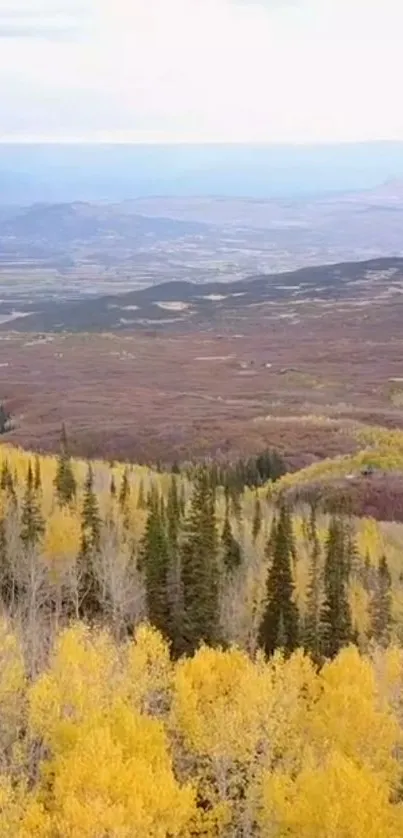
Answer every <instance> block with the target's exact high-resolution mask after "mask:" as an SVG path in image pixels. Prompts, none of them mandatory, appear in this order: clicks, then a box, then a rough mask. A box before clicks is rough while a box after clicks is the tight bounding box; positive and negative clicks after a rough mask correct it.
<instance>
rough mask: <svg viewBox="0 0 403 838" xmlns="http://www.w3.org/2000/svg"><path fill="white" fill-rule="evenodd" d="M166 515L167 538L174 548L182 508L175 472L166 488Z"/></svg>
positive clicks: (176, 541)
mask: <svg viewBox="0 0 403 838" xmlns="http://www.w3.org/2000/svg"><path fill="white" fill-rule="evenodd" d="M166 517H167V527H168V540H169V543H170V544H171V545H172V547H174V548H176V546H177V543H178V537H179V532H180V526H181V518H182V510H181V505H180V498H179V492H178V481H177V478H176V476H175V474H172V477H171V483H170V486H169V489H168V497H167V506H166Z"/></svg>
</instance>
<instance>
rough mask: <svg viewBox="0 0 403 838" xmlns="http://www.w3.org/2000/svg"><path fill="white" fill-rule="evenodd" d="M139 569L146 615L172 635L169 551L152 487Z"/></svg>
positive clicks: (157, 502) (166, 633) (155, 492)
mask: <svg viewBox="0 0 403 838" xmlns="http://www.w3.org/2000/svg"><path fill="white" fill-rule="evenodd" d="M139 565H140V569H141V570H143V571H144V578H145V587H146V601H147V613H148V619H149V620H150V622H151V624H152V625H153V626H155V628H157V629H159V631H161V632H162V633H163V634H164V635H165V637H167V638H170V639H171V637H172V617H171V608H170V597H169V571H170V551H169V544H168V536H167V532H166V528H165V524H164V519H163V517H162V515H161V505H160V499H159V497H158V492H157V491H156V490H154V491H153V492H152V493H151V496H150V499H149V512H148V517H147V523H146V528H145V533H144V536H143V539H142V543H141V548H140V563H139Z"/></svg>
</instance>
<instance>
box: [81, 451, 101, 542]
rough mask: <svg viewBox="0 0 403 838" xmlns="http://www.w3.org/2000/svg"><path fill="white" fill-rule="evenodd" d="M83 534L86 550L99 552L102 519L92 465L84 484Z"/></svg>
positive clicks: (89, 467)
mask: <svg viewBox="0 0 403 838" xmlns="http://www.w3.org/2000/svg"><path fill="white" fill-rule="evenodd" d="M81 532H82V536H83V539H84V542H85V544H86V549H88V550H91V551H94V552H97V551H98V550H99V545H100V539H101V517H100V514H99V507H98V500H97V497H96V494H95V492H94V473H93V470H92V466H91V464H89V466H88V471H87V477H86V480H85V483H84V496H83V506H82V513H81Z"/></svg>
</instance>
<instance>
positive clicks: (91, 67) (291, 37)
mask: <svg viewBox="0 0 403 838" xmlns="http://www.w3.org/2000/svg"><path fill="white" fill-rule="evenodd" d="M11 3H12V6H11ZM2 26H3V32H4V31H8V32H9V33H10V31H12V32H13V33H14V34H13V36H12V37H11V35H10V34H9V35H8V36H5V35H4V36H3V40H2V43H1V49H0V98H1V102H2V107H1V111H0V137H1V136H2V137H3V138H5V137H15V136H19V137H22V138H23V137H27V136H30V137H32V136H33V135H35V134H36V135H47V136H54V137H55V138H62V137H67V136H69V137H70V136H75V137H78V136H82V137H86V138H91V137H94V138H114V137H115V138H126V139H133V138H138V139H145V138H147V137H153V138H160V139H162V140H164V139H167V138H170V139H171V138H176V139H183V138H186V139H188V138H190V137H192V138H194V139H227V140H242V139H251V140H266V141H273V142H281V141H288V142H289V141H291V142H306V141H320V140H332V139H333V140H335V141H337V140H348V139H375V138H390V139H394V138H403V113H402V111H401V109H400V107H399V101H400V92H399V90H398V79H399V77H400V75H401V73H400V63H401V61H400V52H401V48H400V37H401V32H402V31H403V5H400V4H396V3H395V0H383V2H382V4H381V7H380V3H379V0H337V2H336V0H298V1H297V0H289V2H288V0H287V2H281V3H280V0H69V2H67V0H65V2H63V0H30V2H29V4H28V2H25V3H23V2H18V0H13V2H12V0H7V2H5V0H0V33H1V27H2ZM7 26H8V27H11V29H10V28H9V29H8V30H7V29H6V28H5V27H7ZM69 27H70V28H69ZM17 30H18V31H17ZM28 32H30V33H31V34H30V35H28V34H27V33H28ZM61 33H63V34H61Z"/></svg>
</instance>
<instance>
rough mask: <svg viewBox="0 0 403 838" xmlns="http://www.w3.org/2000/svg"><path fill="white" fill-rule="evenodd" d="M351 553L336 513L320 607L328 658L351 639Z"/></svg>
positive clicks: (326, 555) (330, 528)
mask: <svg viewBox="0 0 403 838" xmlns="http://www.w3.org/2000/svg"><path fill="white" fill-rule="evenodd" d="M348 570H349V566H348V557H347V556H346V535H345V531H344V527H343V523H342V520H341V519H340V518H339V517H337V516H334V517H333V518H332V519H331V521H330V525H329V531H328V536H327V540H326V552H325V570H324V594H325V598H324V602H323V606H322V610H321V647H322V653H323V655H324V656H325V657H327V658H333V657H335V656H336V655H337V654H338V653H339V651H340V649H342V648H343V646H346V645H348V644H349V643H350V642H351V641H352V624H351V613H350V605H349V600H348Z"/></svg>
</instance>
